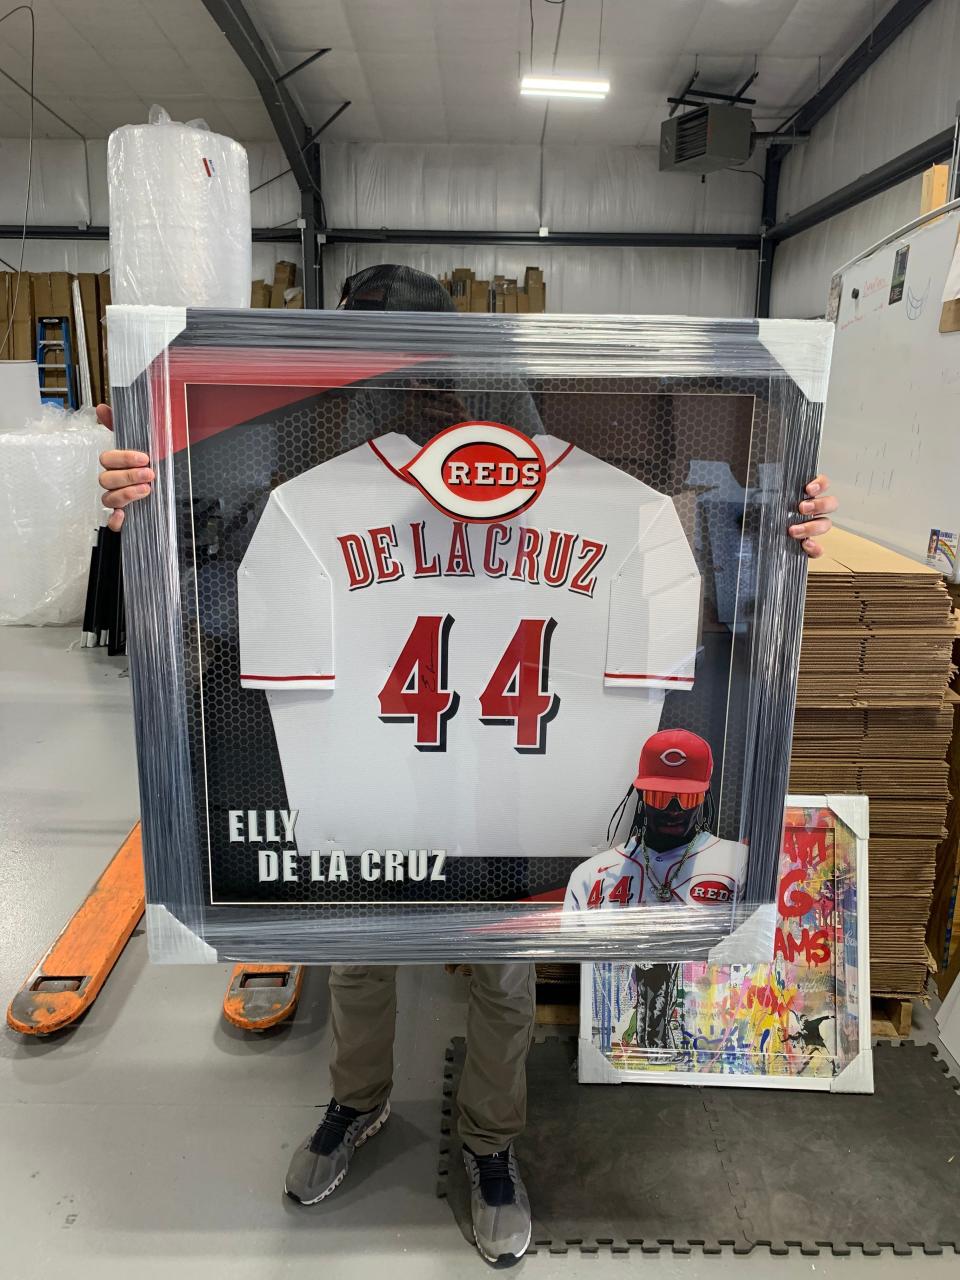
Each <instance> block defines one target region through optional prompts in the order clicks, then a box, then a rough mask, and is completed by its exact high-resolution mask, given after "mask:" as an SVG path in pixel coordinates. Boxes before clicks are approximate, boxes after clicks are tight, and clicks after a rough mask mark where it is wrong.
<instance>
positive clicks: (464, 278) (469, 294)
mask: <svg viewBox="0 0 960 1280" xmlns="http://www.w3.org/2000/svg"><path fill="white" fill-rule="evenodd" d="M440 283H441V284H442V285H443V287H444V288H445V289H446V290H447V292H448V293H449V294H450V296H451V298H453V305H454V306H455V307H456V309H457V310H458V311H497V312H501V313H503V314H508V315H512V314H513V313H514V312H518V313H521V314H524V313H526V312H528V311H531V312H532V311H537V312H539V311H545V310H546V288H545V286H544V283H543V271H542V270H541V269H540V267H527V269H526V272H525V273H524V278H523V286H522V287H521V285H520V282H519V280H517V279H516V278H514V277H510V276H494V277H493V280H492V281H491V280H478V279H477V278H476V276H475V275H474V273H473V272H472V271H471V270H470V268H469V267H454V269H453V270H452V271H451V273H450V274H449V275H448V276H441V277H440Z"/></svg>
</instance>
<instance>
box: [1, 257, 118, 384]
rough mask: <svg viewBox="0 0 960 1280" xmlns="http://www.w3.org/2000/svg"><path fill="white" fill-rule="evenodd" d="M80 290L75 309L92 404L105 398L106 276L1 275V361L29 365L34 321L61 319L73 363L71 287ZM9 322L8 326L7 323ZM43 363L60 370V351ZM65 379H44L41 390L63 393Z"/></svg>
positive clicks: (74, 329) (53, 376)
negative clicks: (78, 311)
mask: <svg viewBox="0 0 960 1280" xmlns="http://www.w3.org/2000/svg"><path fill="white" fill-rule="evenodd" d="M74 280H77V281H78V282H79V285H80V306H81V309H82V311H83V329H84V339H85V342H86V356H87V361H88V363H89V365H90V389H91V392H92V395H93V399H94V402H95V403H99V402H100V401H101V400H106V399H107V396H108V394H109V382H108V377H107V362H106V345H107V340H106V330H105V328H104V325H103V317H104V314H105V312H106V308H107V306H108V304H109V302H110V276H109V274H108V273H107V272H105V271H104V272H103V273H101V274H99V275H98V274H96V273H94V272H90V271H81V272H80V274H79V275H78V276H73V275H71V274H70V273H69V272H67V271H33V272H30V271H24V272H23V274H22V275H20V276H18V275H17V273H16V272H11V271H4V272H0V340H2V339H3V335H4V334H5V333H6V332H7V329H8V328H10V337H9V339H8V340H7V342H6V343H5V344H4V346H3V347H2V348H0V360H33V359H34V358H35V357H36V353H37V321H38V320H40V319H42V318H43V317H45V316H65V317H66V319H67V324H68V327H69V330H70V340H71V346H72V349H73V357H74V360H75V361H79V359H80V352H79V351H78V350H77V324H76V317H75V315H74V305H73V282H74ZM11 316H12V317H13V325H12V327H11V326H10V319H11ZM47 363H49V364H62V363H63V357H62V355H61V353H60V352H59V351H56V352H48V353H47ZM63 384H64V375H63V374H62V373H60V372H57V373H53V372H51V373H48V374H47V375H46V385H47V386H50V387H57V386H60V387H62V386H63Z"/></svg>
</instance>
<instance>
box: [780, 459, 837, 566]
mask: <svg viewBox="0 0 960 1280" xmlns="http://www.w3.org/2000/svg"><path fill="white" fill-rule="evenodd" d="M829 488H830V481H829V480H828V479H827V477H826V476H817V477H816V478H815V479H813V480H811V481H810V483H809V484H808V485H807V487H806V489H805V490H804V495H805V496H804V497H803V499H802V500H801V502H800V507H799V511H800V514H801V515H802V516H808V517H809V516H815V517H816V519H813V520H811V519H807V520H805V521H804V522H803V524H792V525H791V526H790V528H789V529H788V531H787V532H788V533H789V534H790V537H791V538H796V540H797V542H799V543H800V545H801V547H802V548H803V550H804V551H805V552H806V554H807V555H808V556H809V557H810V559H811V560H816V558H817V557H818V556H822V555H823V547H822V546H821V545H820V543H819V542H817V538H818V537H822V536H823V535H824V534H825V533H829V531H830V530H831V529H832V528H833V521H832V520H831V519H830V513H831V512H832V511H836V509H837V507H838V506H839V505H840V504H839V503H838V502H837V500H836V498H835V497H833V495H832V494H828V493H827V490H828V489H829Z"/></svg>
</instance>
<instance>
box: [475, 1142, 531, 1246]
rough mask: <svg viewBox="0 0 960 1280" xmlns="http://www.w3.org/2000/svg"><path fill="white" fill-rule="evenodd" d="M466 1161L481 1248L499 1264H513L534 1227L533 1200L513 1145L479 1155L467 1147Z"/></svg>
mask: <svg viewBox="0 0 960 1280" xmlns="http://www.w3.org/2000/svg"><path fill="white" fill-rule="evenodd" d="M463 1163H464V1164H465V1165H466V1167H467V1177H468V1178H469V1179H470V1186H471V1193H470V1212H471V1215H472V1217H473V1238H474V1240H475V1241H476V1242H477V1248H478V1249H479V1250H480V1253H481V1255H482V1256H483V1257H484V1258H485V1259H486V1260H487V1262H492V1263H493V1265H494V1266H495V1267H510V1266H512V1265H513V1264H514V1263H515V1262H519V1261H520V1259H521V1258H522V1257H523V1255H524V1254H525V1253H526V1252H527V1249H528V1248H529V1246H530V1233H531V1231H532V1227H531V1225H530V1201H529V1199H528V1198H527V1189H526V1187H525V1186H524V1185H523V1179H522V1178H521V1177H520V1170H519V1169H518V1168H517V1158H516V1156H515V1155H514V1154H513V1146H512V1144H511V1145H510V1146H509V1147H507V1149H506V1151H498V1152H496V1154H495V1155H492V1156H477V1155H474V1153H473V1152H472V1151H471V1150H470V1148H469V1147H464V1148H463Z"/></svg>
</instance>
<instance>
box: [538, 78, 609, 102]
mask: <svg viewBox="0 0 960 1280" xmlns="http://www.w3.org/2000/svg"><path fill="white" fill-rule="evenodd" d="M609 92H610V81H609V80H571V79H569V78H568V77H563V76H524V77H523V79H522V80H521V81H520V93H521V94H522V95H523V96H524V97H525V98H586V99H588V100H593V101H597V100H599V99H602V98H605V97H606V96H607V94H608V93H609Z"/></svg>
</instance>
